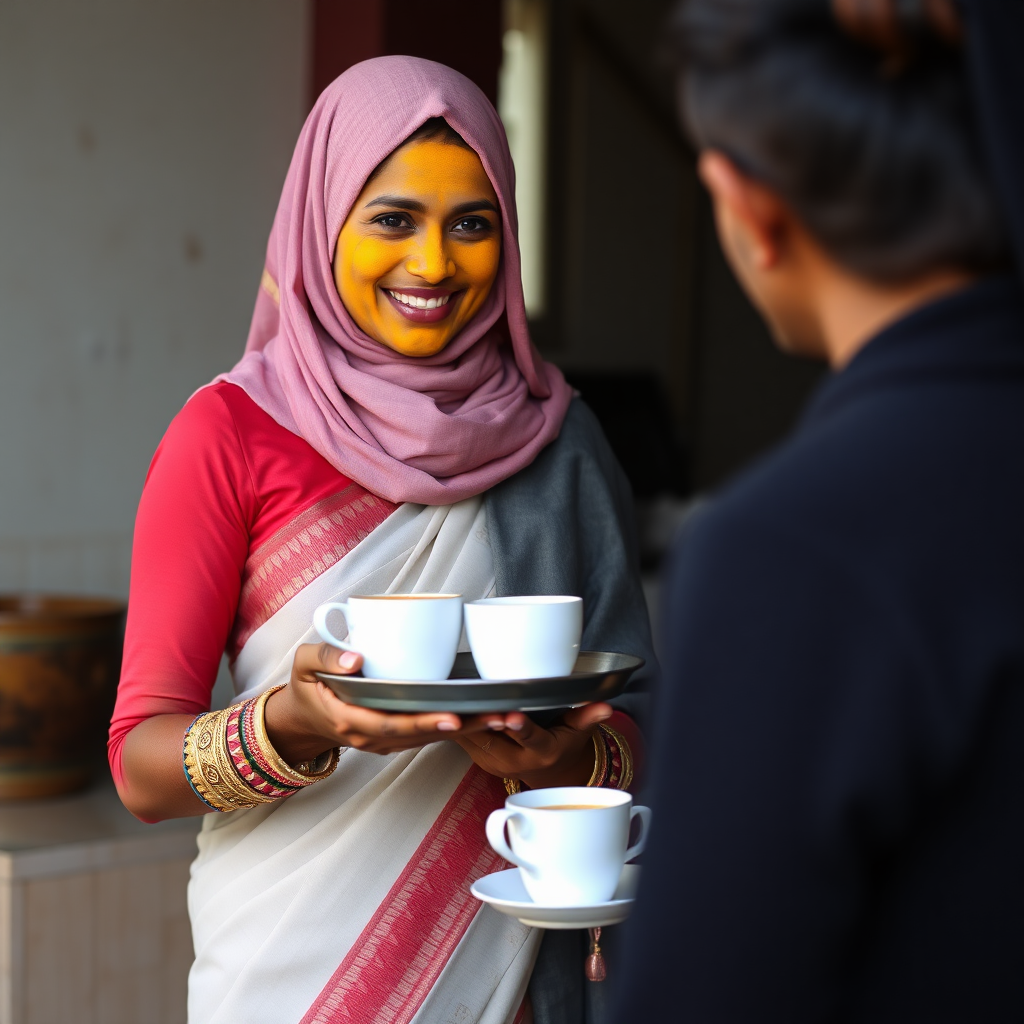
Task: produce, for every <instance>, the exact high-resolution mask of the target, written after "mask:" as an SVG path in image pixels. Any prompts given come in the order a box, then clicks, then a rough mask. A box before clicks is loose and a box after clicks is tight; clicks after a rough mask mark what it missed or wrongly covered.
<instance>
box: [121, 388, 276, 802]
mask: <svg viewBox="0 0 1024 1024" xmlns="http://www.w3.org/2000/svg"><path fill="white" fill-rule="evenodd" d="M256 511H257V498H256V491H255V488H254V486H253V482H252V476H251V474H250V471H249V467H248V465H247V462H246V459H245V454H244V452H243V449H242V446H241V443H240V441H239V437H238V433H237V431H236V429H235V424H234V420H233V419H232V416H231V413H230V411H229V410H228V407H227V405H226V404H225V402H224V399H223V398H222V397H221V395H220V394H219V393H218V392H217V390H216V389H214V388H206V389H204V390H202V391H200V392H199V393H198V394H196V395H195V396H193V397H192V398H191V399H190V400H189V402H188V403H187V404H186V406H185V408H184V409H182V411H181V412H180V413H179V414H178V415H177V417H175V419H174V421H173V422H172V423H171V425H170V427H168V428H167V433H166V434H165V435H164V439H163V441H161V443H160V447H159V448H158V449H157V452H156V455H154V456H153V462H152V463H151V465H150V467H149V474H148V476H147V478H146V484H145V487H144V488H143V491H142V499H141V501H140V503H139V511H138V515H137V517H136V520H135V540H134V544H133V548H132V573H131V590H130V593H129V598H128V621H127V626H126V630H125V644H124V661H123V664H122V668H121V682H120V685H119V687H118V692H117V703H116V705H115V707H114V716H113V720H112V721H111V724H110V739H109V742H108V756H109V758H110V768H111V771H112V772H113V774H114V778H115V779H116V780H117V781H118V782H119V783H120V782H121V781H122V780H123V775H122V770H121V751H122V747H123V745H124V740H125V737H126V736H127V735H128V733H129V732H131V730H132V729H133V728H134V727H135V726H136V725H138V724H139V722H142V721H144V720H145V719H147V718H149V717H151V716H153V715H160V714H190V715H196V714H199V713H200V712H202V711H208V710H209V707H210V694H211V691H212V690H213V684H214V681H215V679H216V677H217V669H218V667H219V665H220V659H221V654H222V653H223V651H224V647H225V644H226V642H227V638H228V633H229V631H230V629H231V626H232V623H233V622H234V619H235V610H236V606H237V604H238V594H239V589H240V586H241V573H242V568H243V566H244V564H245V559H246V556H247V554H248V550H249V535H250V528H251V524H252V522H253V520H254V518H255V514H256Z"/></svg>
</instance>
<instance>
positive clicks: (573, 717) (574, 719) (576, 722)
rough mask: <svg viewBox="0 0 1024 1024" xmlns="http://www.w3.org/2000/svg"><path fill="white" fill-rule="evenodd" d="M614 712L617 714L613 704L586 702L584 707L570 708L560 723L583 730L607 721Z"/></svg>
mask: <svg viewBox="0 0 1024 1024" xmlns="http://www.w3.org/2000/svg"><path fill="white" fill-rule="evenodd" d="M613 714H615V709H614V708H613V707H612V706H611V704H603V703H598V704H584V705H583V706H582V707H578V708H570V709H569V710H568V711H567V712H566V713H565V714H564V715H563V716H562V721H561V722H560V723H559V724H560V725H561V726H563V727H566V728H569V729H577V730H579V731H581V732H583V731H586V730H587V729H591V728H593V726H595V725H597V724H598V722H606V721H607V720H608V719H609V718H611V717H612V715H613Z"/></svg>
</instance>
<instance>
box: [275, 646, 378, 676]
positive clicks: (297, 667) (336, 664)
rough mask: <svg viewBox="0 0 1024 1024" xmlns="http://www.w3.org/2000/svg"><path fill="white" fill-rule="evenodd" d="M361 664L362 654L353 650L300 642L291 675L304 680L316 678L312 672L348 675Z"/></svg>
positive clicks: (355, 670) (356, 670) (360, 666)
mask: <svg viewBox="0 0 1024 1024" xmlns="http://www.w3.org/2000/svg"><path fill="white" fill-rule="evenodd" d="M362 665H363V656H362V655H361V654H357V653H356V652H355V651H342V650H340V649H339V648H337V647H332V646H331V645H330V644H302V645H301V646H300V647H298V648H297V649H296V651H295V658H294V660H293V662H292V677H293V678H294V679H296V680H301V681H304V682H312V681H313V680H315V679H316V676H315V674H314V673H316V672H327V673H329V674H331V675H339V676H349V675H352V673H353V672H358V671H359V669H360V668H362Z"/></svg>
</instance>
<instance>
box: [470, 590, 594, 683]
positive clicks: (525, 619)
mask: <svg viewBox="0 0 1024 1024" xmlns="http://www.w3.org/2000/svg"><path fill="white" fill-rule="evenodd" d="M582 635H583V600H582V599H581V598H579V597H552V596H538V597H487V598H484V599H483V600H482V601H471V602H470V603H469V604H467V605H466V636H467V638H468V639H469V646H470V648H471V649H472V651H473V660H474V661H475V662H476V668H477V671H478V672H479V673H480V678H481V679H545V678H551V677H553V676H567V675H569V674H570V673H571V672H572V669H573V666H574V665H575V664H576V656H577V655H578V654H579V653H580V637H581V636H582Z"/></svg>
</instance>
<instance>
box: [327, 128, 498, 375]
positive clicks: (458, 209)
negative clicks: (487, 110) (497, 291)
mask: <svg viewBox="0 0 1024 1024" xmlns="http://www.w3.org/2000/svg"><path fill="white" fill-rule="evenodd" d="M500 261H501V217H500V214H499V210H498V199H497V196H496V195H495V193H494V189H493V187H492V186H491V182H490V179H489V178H488V177H487V173H486V172H485V171H484V168H483V164H481V163H480V158H479V157H478V156H477V155H476V153H474V152H473V151H472V150H469V149H464V148H463V147H462V146H458V145H452V144H451V143H445V142H442V141H440V140H432V139H426V140H422V141H417V142H410V143H407V144H406V145H404V146H402V147H400V148H399V149H397V150H395V152H394V153H392V154H391V156H390V157H388V159H387V160H386V161H385V162H384V164H383V165H382V166H381V168H380V170H379V172H378V173H377V175H376V177H374V178H373V180H372V181H370V182H369V183H368V184H367V185H366V187H365V188H364V189H363V191H362V192H361V193H360V195H359V198H358V199H357V200H356V201H355V204H354V205H353V207H352V210H351V212H350V213H349V215H348V219H347V220H346V221H345V223H344V225H343V226H342V229H341V234H340V235H339V236H338V244H337V246H336V247H335V250H334V281H335V283H336V285H337V287H338V294H339V295H340V296H341V301H342V302H343V303H344V304H345V308H346V309H347V310H348V312H349V315H350V316H351V317H352V319H353V320H354V321H355V322H356V324H358V326H359V327H360V328H361V329H362V330H363V332H364V333H366V334H367V335H369V337H371V338H373V339H374V340H376V341H379V342H380V343H381V344H382V345H387V346H388V348H392V349H394V350H395V351H396V352H401V353H402V354H403V355H407V356H432V355H434V354H435V353H437V352H440V351H441V349H443V348H444V347H445V345H447V344H448V342H449V341H451V340H452V338H454V337H455V335H456V334H458V333H459V331H461V330H462V328H463V327H465V326H466V324H468V323H469V321H470V320H472V319H473V317H474V316H475V315H476V314H477V313H478V312H479V310H480V308H481V306H483V304H484V301H485V300H486V299H487V296H488V294H489V293H490V291H491V287H492V286H493V284H494V279H495V277H496V276H497V274H498V264H499V263H500Z"/></svg>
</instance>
